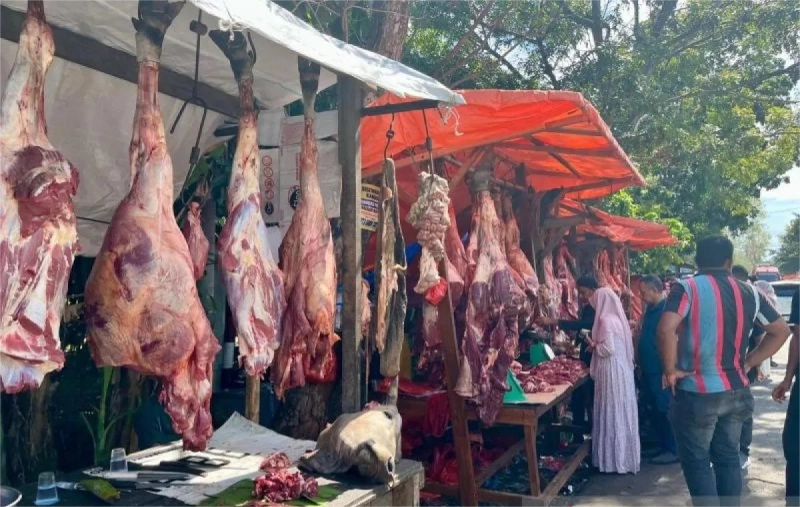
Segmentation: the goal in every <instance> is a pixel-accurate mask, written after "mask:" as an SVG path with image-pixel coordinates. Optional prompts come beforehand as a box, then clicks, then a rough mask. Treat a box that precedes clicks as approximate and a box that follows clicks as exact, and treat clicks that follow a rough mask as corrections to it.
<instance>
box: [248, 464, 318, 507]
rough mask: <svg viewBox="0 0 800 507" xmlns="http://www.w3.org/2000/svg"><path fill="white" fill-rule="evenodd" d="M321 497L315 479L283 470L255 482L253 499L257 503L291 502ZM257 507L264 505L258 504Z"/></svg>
mask: <svg viewBox="0 0 800 507" xmlns="http://www.w3.org/2000/svg"><path fill="white" fill-rule="evenodd" d="M318 495H319V483H318V482H317V479H315V478H314V477H309V476H305V475H303V474H302V473H300V472H290V471H289V470H287V469H281V470H276V471H271V472H268V473H267V474H266V475H264V476H262V477H259V478H257V479H256V480H254V481H253V498H254V499H255V500H256V502H259V501H267V502H275V503H282V502H289V501H292V500H297V499H298V498H301V497H305V498H309V499H313V498H316V497H317V496H318ZM255 505H259V506H261V505H264V504H262V503H256V504H255Z"/></svg>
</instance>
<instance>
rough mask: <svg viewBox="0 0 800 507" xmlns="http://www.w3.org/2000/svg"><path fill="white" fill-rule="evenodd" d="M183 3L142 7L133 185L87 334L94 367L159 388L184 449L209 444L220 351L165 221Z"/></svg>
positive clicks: (93, 279) (94, 291) (185, 255)
mask: <svg viewBox="0 0 800 507" xmlns="http://www.w3.org/2000/svg"><path fill="white" fill-rule="evenodd" d="M182 6H183V3H172V4H168V3H167V2H145V1H140V2H139V17H138V19H134V20H133V24H134V27H135V28H136V57H137V61H138V62H139V83H138V93H137V97H136V112H135V114H134V120H133V136H132V138H131V144H130V163H131V178H132V184H131V189H130V191H129V192H128V195H127V196H126V197H125V198H124V199H123V200H122V202H121V203H120V205H119V207H118V208H117V211H116V212H115V213H114V217H113V218H112V219H111V224H110V225H109V227H108V231H107V232H106V236H105V239H104V240H103V245H102V247H101V248H100V252H99V253H98V255H97V260H96V261H95V264H94V267H93V268H92V273H91V275H90V276H89V280H88V282H87V284H86V324H87V328H88V341H89V346H90V347H91V350H92V356H93V358H94V361H95V363H97V365H98V366H126V367H130V368H132V369H134V370H136V371H139V372H142V373H144V374H146V375H153V376H155V377H158V378H159V379H160V380H161V381H162V387H163V388H162V391H161V395H160V396H159V399H160V401H161V403H163V404H164V407H165V409H166V411H167V414H169V416H170V418H171V419H172V426H173V429H174V430H175V431H176V432H177V433H179V434H181V435H182V437H183V445H184V447H185V448H187V449H191V450H202V449H204V448H205V446H206V441H207V440H208V438H210V437H211V433H212V431H213V430H212V427H211V413H210V403H211V375H212V362H213V359H214V355H216V353H217V352H218V351H219V349H220V346H219V343H218V342H217V339H216V338H215V337H214V335H213V333H212V331H211V325H210V323H209V322H208V318H207V317H206V314H205V311H204V310H203V306H202V304H201V303H200V298H199V296H198V293H197V288H196V285H195V280H194V272H193V267H192V258H191V256H190V254H189V248H188V246H187V245H186V240H185V239H184V237H183V235H182V234H181V231H180V229H179V228H178V224H177V222H176V221H175V216H174V215H173V211H172V204H173V201H174V196H173V190H172V189H173V173H172V160H171V159H170V156H169V152H168V150H167V142H166V135H165V132H164V122H163V120H162V118H161V110H160V109H159V105H158V72H159V61H160V58H161V44H162V42H163V40H164V34H165V32H166V31H167V28H168V27H169V25H170V24H171V23H172V21H173V20H174V19H175V17H176V16H177V15H178V12H179V11H180V9H181V7H182Z"/></svg>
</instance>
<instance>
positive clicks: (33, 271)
mask: <svg viewBox="0 0 800 507" xmlns="http://www.w3.org/2000/svg"><path fill="white" fill-rule="evenodd" d="M54 52H55V47H54V45H53V34H52V31H51V30H50V27H49V26H48V25H47V22H46V21H45V16H44V6H43V5H42V2H41V1H29V2H28V14H27V17H26V19H25V22H24V23H23V25H22V33H21V34H20V38H19V48H18V50H17V59H16V60H15V62H14V67H13V68H12V69H11V74H10V75H9V76H8V80H7V81H6V86H5V93H4V94H3V102H2V110H1V111H0V392H7V393H16V392H20V391H22V390H25V389H33V388H36V387H38V386H39V385H40V384H41V382H42V379H43V378H44V376H45V375H46V374H47V373H49V372H51V371H54V370H60V369H61V367H62V366H64V353H63V352H62V351H61V348H60V344H59V339H58V330H59V326H60V323H61V315H62V313H63V310H64V303H65V299H66V295H67V294H66V293H67V282H68V280H69V273H70V269H71V268H72V261H73V259H74V256H75V252H76V251H77V249H78V233H77V230H76V223H75V211H74V207H73V201H72V199H73V197H74V196H75V192H76V190H77V188H78V171H77V170H76V169H75V167H74V166H73V165H72V164H70V163H69V161H68V160H66V159H65V158H64V157H63V156H62V155H61V154H60V153H59V152H58V151H56V149H55V148H54V147H53V145H52V144H50V141H49V140H48V139H47V125H46V124H45V114H44V81H45V75H46V74H47V68H48V67H49V66H50V63H51V62H52V60H53V54H54Z"/></svg>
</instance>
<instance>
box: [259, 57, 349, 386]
mask: <svg viewBox="0 0 800 507" xmlns="http://www.w3.org/2000/svg"><path fill="white" fill-rule="evenodd" d="M298 68H299V70H300V84H301V87H302V90H303V111H304V113H303V114H304V116H305V119H304V130H303V139H302V141H301V144H300V192H301V195H302V198H301V201H300V204H299V205H298V206H297V209H296V210H295V212H294V216H292V223H291V225H290V226H289V230H288V231H287V232H286V236H285V237H284V238H283V244H281V248H280V258H281V267H282V268H283V274H284V280H285V283H286V294H287V302H288V306H287V310H286V312H285V313H284V315H283V328H282V330H281V345H280V347H279V348H278V355H277V358H276V360H275V362H274V363H273V366H272V379H273V383H274V384H275V393H276V395H277V396H278V398H281V399H282V398H283V394H284V393H285V392H286V390H287V389H291V388H293V387H299V386H302V385H305V382H306V381H309V382H329V381H332V380H334V379H335V377H336V356H335V355H334V353H333V344H334V343H336V342H337V341H339V336H338V335H336V333H335V332H334V329H333V323H334V311H335V306H336V260H335V258H334V252H333V238H332V237H331V225H330V222H329V221H328V217H327V215H326V214H325V206H324V203H323V201H322V192H321V191H320V187H319V180H318V178H317V161H318V159H319V154H318V152H317V141H316V139H317V138H316V134H315V132H314V121H315V114H314V102H315V100H316V96H317V87H318V86H319V69H320V67H319V65H318V64H316V63H313V62H310V61H308V60H305V59H303V58H299V59H298Z"/></svg>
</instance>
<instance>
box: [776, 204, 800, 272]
mask: <svg viewBox="0 0 800 507" xmlns="http://www.w3.org/2000/svg"><path fill="white" fill-rule="evenodd" d="M772 262H773V263H774V264H775V265H776V266H777V267H778V269H780V270H781V273H783V274H784V275H788V274H793V273H796V274H800V215H798V214H795V216H794V218H792V220H791V222H789V224H788V225H787V226H786V231H785V232H784V233H783V235H782V236H781V244H780V246H779V247H778V250H777V251H775V252H773V257H772Z"/></svg>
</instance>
